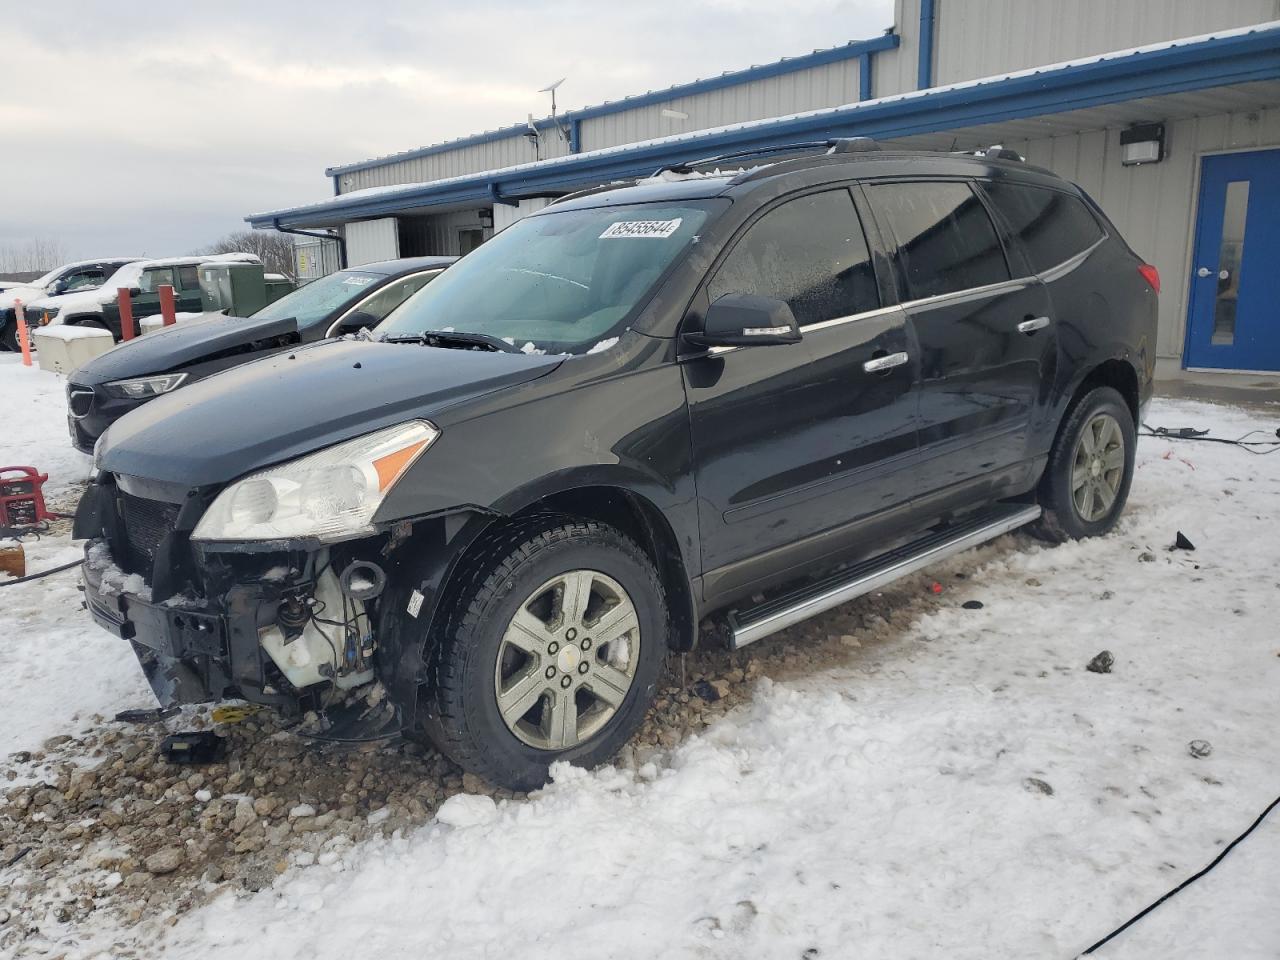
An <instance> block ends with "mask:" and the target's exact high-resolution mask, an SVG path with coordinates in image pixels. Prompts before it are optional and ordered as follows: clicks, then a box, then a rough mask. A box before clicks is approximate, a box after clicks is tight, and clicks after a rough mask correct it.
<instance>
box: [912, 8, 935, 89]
mask: <svg viewBox="0 0 1280 960" xmlns="http://www.w3.org/2000/svg"><path fill="white" fill-rule="evenodd" d="M937 19H938V0H920V43H919V48H918V50H917V54H918V56H919V61H918V64H917V66H918V70H917V73H916V89H917V90H928V89H929V88H930V87H932V86H933V44H934V37H933V33H934V26H935V24H936V22H937Z"/></svg>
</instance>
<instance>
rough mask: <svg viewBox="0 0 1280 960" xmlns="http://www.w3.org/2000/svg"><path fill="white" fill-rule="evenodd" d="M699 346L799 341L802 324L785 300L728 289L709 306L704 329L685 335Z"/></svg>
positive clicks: (685, 337)
mask: <svg viewBox="0 0 1280 960" xmlns="http://www.w3.org/2000/svg"><path fill="white" fill-rule="evenodd" d="M684 339H685V340H686V341H688V342H689V343H692V344H695V345H697V346H699V347H767V346H773V345H775V344H782V343H799V342H800V325H799V324H798V323H796V318H795V314H793V313H792V312H791V307H790V306H788V305H787V303H786V302H785V301H783V300H775V299H774V298H773V297H759V296H756V295H755V294H750V293H726V294H725V295H724V296H723V297H720V298H719V299H718V300H716V301H715V302H714V303H713V304H711V306H710V307H708V308H707V316H706V318H705V319H704V320H703V324H702V329H701V330H699V331H691V332H689V333H686V334H685V335H684Z"/></svg>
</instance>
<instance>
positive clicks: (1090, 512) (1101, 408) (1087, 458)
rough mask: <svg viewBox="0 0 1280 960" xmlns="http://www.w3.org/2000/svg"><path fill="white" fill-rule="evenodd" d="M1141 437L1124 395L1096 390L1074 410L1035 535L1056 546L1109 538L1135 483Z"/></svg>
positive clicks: (1047, 479) (1044, 490)
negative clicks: (1100, 537) (1069, 541)
mask: <svg viewBox="0 0 1280 960" xmlns="http://www.w3.org/2000/svg"><path fill="white" fill-rule="evenodd" d="M1136 445H1137V431H1136V430H1135V429H1134V424H1133V414H1132V413H1131V412H1130V410H1129V405H1128V404H1127V403H1125V400H1124V398H1123V397H1122V396H1120V394H1119V392H1118V391H1116V390H1114V389H1113V388H1111V387H1096V388H1094V389H1093V390H1090V391H1089V392H1088V393H1087V394H1085V395H1084V396H1083V397H1081V398H1080V401H1079V402H1078V403H1077V404H1076V405H1075V406H1074V407H1072V408H1071V411H1070V413H1068V414H1067V419H1066V421H1065V422H1064V423H1063V425H1062V429H1061V430H1060V431H1059V432H1058V438H1057V440H1056V441H1055V442H1054V446H1053V449H1052V450H1051V451H1050V453H1049V463H1048V466H1047V467H1046V468H1045V473H1044V478H1043V479H1042V480H1041V482H1040V490H1039V495H1038V498H1039V501H1040V505H1041V507H1042V508H1043V509H1044V514H1043V515H1042V516H1041V518H1040V520H1039V521H1038V522H1037V523H1036V524H1035V525H1033V527H1032V532H1034V533H1035V534H1036V535H1038V536H1039V537H1041V538H1042V539H1044V540H1048V541H1050V542H1052V543H1062V542H1064V541H1066V540H1082V539H1084V538H1085V537H1099V536H1102V535H1103V534H1106V533H1109V532H1110V531H1111V530H1112V529H1113V528H1114V527H1115V525H1116V522H1117V521H1118V520H1119V519H1120V514H1121V513H1122V512H1123V511H1124V505H1125V502H1126V501H1127V500H1128V498H1129V486H1130V484H1131V483H1132V482H1133V465H1134V455H1135V452H1136Z"/></svg>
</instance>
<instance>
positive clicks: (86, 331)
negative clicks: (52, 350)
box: [32, 323, 115, 343]
mask: <svg viewBox="0 0 1280 960" xmlns="http://www.w3.org/2000/svg"><path fill="white" fill-rule="evenodd" d="M32 332H33V333H34V335H35V336H37V337H42V338H43V337H48V338H49V339H50V340H62V341H64V342H70V341H72V340H93V339H101V338H102V337H106V338H107V339H108V340H110V341H111V342H112V343H115V338H114V337H113V336H111V331H110V330H103V329H102V328H101V327H86V326H80V325H79V324H76V325H74V326H70V327H69V326H67V325H66V324H61V323H60V324H57V325H56V326H55V325H50V326H47V327H37V328H36V329H35V330H34V331H32Z"/></svg>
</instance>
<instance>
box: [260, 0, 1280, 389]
mask: <svg viewBox="0 0 1280 960" xmlns="http://www.w3.org/2000/svg"><path fill="white" fill-rule="evenodd" d="M844 136H868V137H874V138H875V139H877V140H879V141H882V142H884V143H885V144H886V145H887V146H894V147H904V148H912V149H935V150H951V149H971V148H979V147H985V146H988V145H991V144H994V143H1000V144H1003V145H1004V146H1006V147H1011V148H1013V149H1015V150H1017V151H1018V152H1019V153H1021V154H1023V155H1024V156H1025V157H1026V158H1027V160H1028V161H1029V162H1032V163H1036V164H1039V165H1041V166H1045V167H1048V168H1050V169H1053V170H1055V171H1056V172H1058V173H1060V174H1061V175H1063V176H1065V177H1067V178H1069V179H1071V180H1074V181H1075V182H1077V183H1079V184H1080V185H1081V186H1083V187H1084V188H1085V189H1086V190H1088V191H1089V192H1090V194H1091V195H1092V196H1093V197H1094V198H1095V199H1096V200H1097V201H1098V202H1099V203H1100V204H1101V205H1102V206H1103V208H1104V209H1105V210H1106V211H1107V213H1108V214H1109V216H1110V217H1111V218H1112V219H1113V220H1114V221H1115V222H1116V224H1117V226H1118V227H1119V228H1120V229H1121V231H1122V232H1123V233H1124V235H1125V237H1126V239H1127V240H1128V241H1129V242H1130V244H1131V245H1132V246H1133V247H1134V248H1135V249H1136V250H1137V251H1138V252H1139V253H1141V254H1142V255H1143V257H1145V258H1146V259H1147V260H1148V261H1150V262H1152V263H1154V264H1155V265H1156V266H1157V267H1158V268H1159V270H1160V273H1161V276H1162V277H1163V286H1162V292H1161V297H1160V300H1161V307H1160V335H1159V343H1158V345H1157V351H1158V355H1159V357H1160V361H1159V362H1160V364H1161V366H1162V367H1163V370H1162V371H1161V372H1162V374H1163V375H1165V376H1168V375H1170V374H1171V373H1174V372H1175V371H1178V370H1181V369H1183V368H1190V369H1198V368H1205V369H1215V370H1249V371H1257V370H1264V371H1274V370H1280V316H1277V314H1276V312H1275V311H1274V310H1273V309H1271V306H1270V304H1271V303H1274V302H1275V301H1274V300H1272V299H1269V298H1270V297H1271V293H1270V287H1269V285H1268V284H1267V283H1265V282H1264V281H1265V280H1266V279H1267V277H1268V275H1269V274H1280V271H1276V270H1275V267H1274V264H1275V263H1276V262H1277V257H1280V0H1215V2H1214V3H1202V2H1197V0H1129V2H1126V3H1115V2H1112V0H1077V2H1074V3H1063V2H1061V0H898V2H897V5H896V11H895V25H894V26H893V27H892V28H891V29H890V30H888V31H887V32H886V33H885V34H884V35H882V36H879V37H875V38H872V39H869V40H862V41H855V42H851V43H845V44H842V45H839V46H833V47H831V48H829V49H825V50H818V51H815V52H813V53H809V54H805V55H803V56H798V57H792V58H787V59H783V60H779V61H777V62H775V63H770V64H766V65H763V66H756V67H750V68H748V69H745V70H739V71H735V72H731V73H726V74H723V75H721V76H718V77H713V78H709V79H704V80H696V81H693V82H690V83H684V84H679V85H676V86H673V87H669V88H667V89H664V90H658V91H650V92H648V93H644V94H639V95H637V96H634V97H627V98H624V99H622V100H619V101H615V102H611V103H604V104H600V105H597V106H593V107H587V108H583V109H581V110H571V111H568V112H566V113H562V114H560V115H559V116H557V117H555V118H551V117H546V118H543V119H541V120H536V121H533V123H532V126H531V125H530V124H527V123H523V124H518V125H514V126H510V127H505V128H502V129H499V130H494V131H490V132H487V133H481V134H475V135H472V136H468V137H463V138H461V139H458V140H453V141H449V142H446V143H440V144H435V145H432V146H427V147H420V148H416V149H412V150H406V151H404V152H402V153H396V154H392V155H389V156H385V157H378V158H374V159H370V160H363V161H360V162H356V163H348V164H342V165H338V166H333V167H329V168H328V169H327V170H326V171H325V174H326V176H328V177H329V178H330V179H331V183H332V194H333V195H332V196H329V197H326V198H324V199H322V200H318V201H317V202H315V203H312V204H307V205H303V206H298V207H292V208H288V209H282V210H273V211H266V212H263V213H258V214H253V215H252V216H250V217H248V218H247V219H248V221H249V222H250V223H251V224H253V225H254V226H255V227H260V228H272V227H275V228H279V229H286V230H295V231H311V232H320V233H330V232H331V233H333V234H334V235H335V236H337V237H339V238H340V239H341V241H342V243H343V244H344V246H345V254H346V261H347V262H348V263H349V264H352V265H354V264H358V263H362V262H369V261H372V260H380V259H386V258H388V257H395V256H415V255H422V254H434V253H455V254H456V253H466V252H467V251H468V250H470V249H472V248H473V247H474V246H476V245H478V244H479V243H482V242H483V241H484V240H485V239H487V238H488V237H489V236H492V234H493V233H494V232H495V231H497V230H501V229H502V228H503V227H505V226H506V225H508V224H510V223H511V222H514V220H516V219H518V218H519V217H520V216H523V215H526V214H528V213H530V212H533V211H534V210H537V209H540V208H541V207H542V206H545V205H546V204H547V203H548V202H550V201H551V200H552V199H554V198H555V197H558V196H562V195H564V194H565V193H568V192H570V191H573V190H578V189H582V188H584V187H590V186H594V185H597V184H601V183H607V182H609V181H612V180H617V179H623V178H628V177H636V176H644V175H646V174H649V173H652V172H653V171H654V170H655V169H657V168H659V167H662V166H664V165H669V164H672V163H677V162H681V161H688V160H691V159H697V158H701V157H705V156H708V155H714V154H719V153H727V152H733V151H739V150H748V149H754V148H758V147H765V146H774V145H778V144H782V143H787V142H793V141H801V140H816V139H824V138H828V137H844ZM1235 155H1238V156H1235ZM1232 156H1235V159H1233V160H1228V159H1227V158H1228V157H1232ZM1268 264H1271V266H1268Z"/></svg>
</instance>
